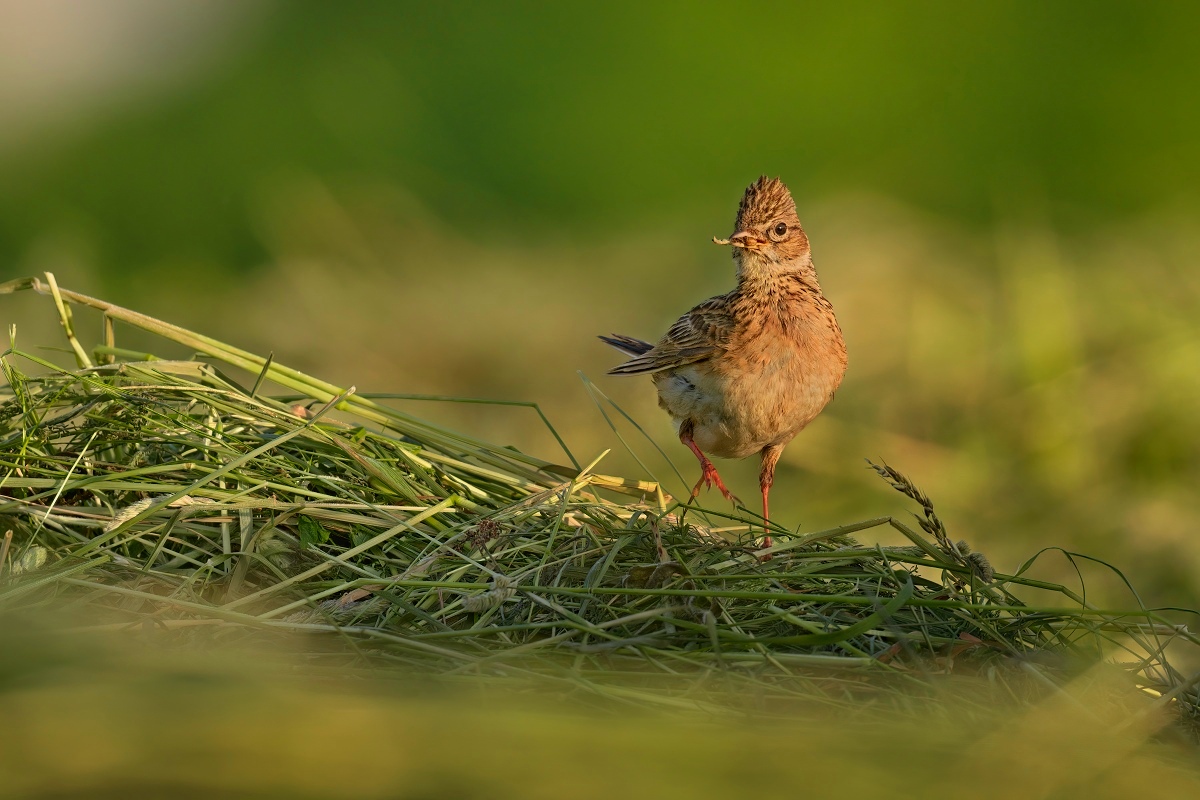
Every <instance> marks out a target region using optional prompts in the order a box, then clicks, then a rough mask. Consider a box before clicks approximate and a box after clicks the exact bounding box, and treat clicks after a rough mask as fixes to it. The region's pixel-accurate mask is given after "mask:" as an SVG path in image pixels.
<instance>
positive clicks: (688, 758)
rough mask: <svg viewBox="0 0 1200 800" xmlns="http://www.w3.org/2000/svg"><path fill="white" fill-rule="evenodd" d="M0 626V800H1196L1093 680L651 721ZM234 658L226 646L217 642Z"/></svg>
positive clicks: (154, 644) (521, 697)
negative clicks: (995, 693)
mask: <svg viewBox="0 0 1200 800" xmlns="http://www.w3.org/2000/svg"><path fill="white" fill-rule="evenodd" d="M62 622H63V621H62V620H57V621H55V622H54V623H51V622H50V621H48V620H47V619H45V618H40V617H32V618H24V619H18V620H14V619H13V618H11V617H10V618H7V619H6V620H5V621H4V622H3V623H0V638H2V639H3V640H4V641H5V647H4V648H0V705H2V706H3V708H4V714H5V724H4V725H3V726H0V797H80V796H87V797H96V798H107V797H112V798H117V797H131V796H137V797H172V798H190V797H197V798H198V797H213V796H237V797H254V798H257V797H264V798H268V797H290V798H318V797H361V798H374V797H381V798H382V797H404V798H432V797H459V798H476V797H477V798H508V797H513V798H516V797H522V798H561V797H578V798H609V797H613V796H616V795H621V796H630V797H732V796H739V797H744V796H762V797H794V796H796V795H797V794H802V795H804V796H810V797H835V796H836V797H859V796H871V795H875V794H879V793H886V794H888V795H890V796H897V797H908V796H918V795H920V796H939V795H949V794H952V793H953V794H961V793H969V794H970V795H971V796H972V797H981V798H1010V797H1047V798H1066V797H1088V798H1110V797H1111V798H1125V797H1136V796H1143V795H1146V794H1153V795H1154V796H1157V797H1189V796H1196V794H1197V792H1200V771H1198V770H1197V769H1196V759H1195V751H1194V749H1192V746H1191V745H1186V744H1183V743H1181V742H1180V741H1179V740H1178V738H1177V736H1176V734H1174V733H1172V729H1171V728H1169V727H1167V728H1163V727H1162V725H1163V723H1164V720H1162V719H1157V718H1153V717H1151V718H1143V719H1141V720H1138V721H1136V722H1134V723H1133V724H1129V717H1128V716H1127V715H1126V711H1127V709H1125V708H1123V707H1122V706H1121V704H1119V703H1114V702H1113V698H1114V696H1119V692H1120V691H1121V690H1120V689H1119V687H1118V686H1117V685H1116V684H1115V683H1113V682H1112V681H1111V680H1110V678H1111V677H1112V676H1111V675H1107V674H1106V673H1105V672H1104V670H1097V671H1093V672H1090V673H1087V674H1085V675H1083V676H1081V677H1079V678H1078V679H1076V680H1075V681H1074V682H1073V683H1072V684H1070V685H1069V686H1068V687H1067V688H1066V690H1065V691H1064V692H1061V693H1056V694H1054V695H1052V696H1050V697H1048V698H1047V699H1046V700H1045V701H1043V702H1042V703H1040V704H1038V705H1036V706H1034V707H1031V708H1024V709H1017V708H1014V707H1011V706H1006V705H1004V704H998V705H997V706H996V708H995V709H994V711H993V713H991V714H989V715H986V716H984V717H978V716H970V717H965V718H964V717H956V715H955V705H954V702H953V699H952V694H953V691H954V690H953V688H952V687H946V689H945V692H946V697H944V698H943V700H945V702H943V703H937V704H932V705H931V706H930V709H929V713H927V714H925V713H919V712H918V713H914V714H910V715H905V716H900V715H890V716H889V715H886V714H879V713H877V712H873V711H870V710H863V711H862V712H858V713H845V712H839V713H836V714H835V713H831V712H829V711H827V710H822V709H820V708H815V707H814V708H804V709H797V710H795V711H794V712H793V713H791V714H789V715H786V716H784V717H779V716H774V717H760V716H758V715H756V714H754V713H745V714H742V715H737V716H734V717H729V716H721V717H707V716H705V715H702V714H699V713H695V712H693V713H680V712H678V711H676V712H672V713H671V714H670V715H667V714H665V713H663V712H661V711H656V710H654V709H651V708H645V707H638V706H637V705H636V704H622V703H609V704H606V705H599V706H597V705H596V704H595V703H594V702H593V703H591V704H584V703H581V702H579V701H577V700H570V699H567V700H565V701H564V698H563V696H562V694H561V692H560V691H559V689H558V687H555V686H552V685H545V686H543V685H539V684H537V683H529V684H526V685H524V686H518V687H514V686H512V685H504V684H499V683H497V684H495V685H493V684H489V683H488V682H487V681H486V680H481V679H473V680H472V682H470V683H462V682H459V683H449V684H448V683H446V682H444V681H443V682H440V683H435V682H431V681H430V680H429V679H428V678H427V677H426V678H422V677H418V676H413V675H410V674H406V673H392V674H391V675H390V677H386V678H385V677H384V676H383V675H382V674H381V673H378V672H373V673H370V674H366V673H362V672H360V671H357V670H355V669H354V668H353V667H352V666H348V665H346V664H345V663H342V664H340V665H339V664H338V663H337V662H336V661H332V660H328V659H326V660H325V661H322V660H321V658H319V657H318V656H316V655H314V654H313V653H312V652H311V651H312V649H313V643H312V642H311V641H306V640H304V639H284V640H276V641H274V643H273V644H264V643H261V642H260V644H259V646H258V647H257V648H254V649H246V645H245V644H244V641H242V640H240V638H238V637H235V638H234V639H233V640H231V641H232V642H233V643H231V641H226V640H225V637H223V636H222V635H221V634H220V633H219V632H218V633H212V632H211V631H209V632H201V633H199V634H197V633H195V632H193V633H187V632H184V633H183V634H180V633H178V632H175V633H172V632H167V631H162V630H158V629H156V628H155V627H154V626H153V625H148V626H146V627H135V628H133V629H130V630H127V631H125V632H122V633H107V634H97V633H84V632H81V631H79V630H69V629H61V630H56V629H55V627H54V625H55V624H58V625H61V624H62ZM238 641H242V644H236V642H238Z"/></svg>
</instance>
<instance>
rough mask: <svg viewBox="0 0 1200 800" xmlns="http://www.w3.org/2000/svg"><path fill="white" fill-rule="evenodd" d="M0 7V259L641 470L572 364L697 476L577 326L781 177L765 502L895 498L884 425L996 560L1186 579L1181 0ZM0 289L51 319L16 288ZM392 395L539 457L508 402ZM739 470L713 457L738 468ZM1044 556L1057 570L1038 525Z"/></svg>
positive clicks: (1197, 505) (816, 514) (1194, 583)
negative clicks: (784, 307)
mask: <svg viewBox="0 0 1200 800" xmlns="http://www.w3.org/2000/svg"><path fill="white" fill-rule="evenodd" d="M0 15H2V17H3V18H2V19H0V271H3V273H4V274H3V275H2V276H0V277H4V278H7V277H15V276H19V275H26V274H35V273H38V272H41V271H44V270H52V271H54V272H55V273H56V274H57V275H58V278H59V281H60V283H61V284H63V285H64V286H68V287H70V288H73V289H76V290H80V291H85V292H88V293H91V294H97V295H101V296H103V297H104V298H106V299H109V300H112V301H115V302H118V303H121V304H124V305H129V306H133V307H135V308H137V309H138V310H141V311H145V312H147V313H150V314H153V315H155V316H158V317H160V318H164V319H167V320H170V321H173V322H176V323H179V324H181V325H185V326H187V327H191V328H194V329H196V330H199V331H202V332H204V333H206V334H209V335H212V336H215V337H217V338H220V339H223V340H225V341H229V342H231V343H234V344H237V345H239V346H242V347H245V348H247V349H251V350H254V351H257V352H263V353H266V352H274V354H275V357H276V359H277V360H278V361H280V362H282V363H285V364H289V365H291V366H294V367H298V368H301V369H304V370H306V371H309V372H313V373H315V374H318V375H320V376H322V377H324V378H326V379H329V380H332V381H335V382H338V383H340V384H345V385H349V384H355V385H356V386H357V387H358V388H359V390H360V391H374V392H411V393H432V394H455V395H469V396H474V397H486V398H494V399H499V400H528V401H535V402H538V403H540V404H541V405H542V407H543V408H544V409H545V410H546V412H547V413H548V414H549V416H550V418H551V420H553V421H554V422H555V424H556V425H558V426H559V428H560V429H561V431H562V432H563V434H564V435H565V437H566V438H567V440H568V442H569V443H570V445H571V446H572V448H573V449H574V450H575V451H576V453H577V456H578V457H579V459H580V460H581V461H584V462H586V461H590V460H591V459H592V458H593V457H594V456H595V455H596V454H598V453H599V452H600V451H601V450H602V449H604V448H608V447H613V448H615V449H614V452H613V454H612V455H610V456H609V457H608V459H607V460H606V461H605V462H603V464H602V466H601V471H607V472H613V473H623V474H628V475H640V474H641V472H642V471H641V468H640V467H639V466H638V465H637V463H636V462H635V461H634V460H633V459H632V458H631V457H629V456H628V455H627V454H626V453H625V452H624V450H623V448H622V447H621V445H620V442H619V441H618V440H617V438H616V437H615V436H614V435H613V433H612V432H611V431H610V430H609V428H608V427H607V425H606V423H605V422H604V420H603V418H602V417H601V415H600V414H599V413H598V411H597V410H596V408H595V406H594V405H593V403H592V401H591V400H590V399H589V397H588V395H587V393H586V392H585V391H584V389H583V386H582V384H581V382H580V381H579V379H578V378H577V377H576V375H575V372H576V371H577V370H582V371H583V372H584V373H585V374H586V375H588V376H589V377H591V378H592V379H593V380H595V381H597V383H598V384H599V385H600V387H601V388H602V389H603V390H604V391H605V392H607V393H609V395H610V396H611V397H612V398H613V399H614V400H616V401H617V402H618V403H619V404H620V405H621V406H622V407H623V408H625V409H627V410H628V411H629V412H630V413H631V414H632V415H633V416H634V417H635V418H636V419H637V420H638V421H639V422H640V423H641V424H642V426H643V427H644V428H645V429H646V430H647V431H648V432H649V433H650V434H651V435H652V436H653V437H654V438H655V439H656V440H657V441H658V442H660V443H661V444H662V446H663V447H664V449H665V450H666V452H667V453H669V454H670V456H671V457H672V458H673V459H674V460H675V462H676V463H677V464H678V465H679V467H680V469H681V470H682V471H683V474H684V476H685V477H686V478H687V479H689V480H691V479H694V475H693V473H694V471H695V468H694V463H693V462H692V461H691V460H690V455H688V454H687V452H686V451H685V450H684V449H683V448H682V447H681V446H680V445H678V443H677V442H675V441H674V440H673V437H672V434H671V431H670V427H669V423H668V421H667V419H666V417H665V416H664V415H662V414H661V412H659V411H658V410H657V409H656V408H655V403H654V397H653V391H652V389H651V387H650V385H649V382H648V381H645V380H629V379H625V380H618V379H611V378H606V377H603V372H604V370H605V369H607V368H608V367H610V366H611V365H613V364H615V363H617V361H619V359H620V356H619V355H618V354H616V353H615V352H612V351H609V350H608V349H607V348H605V347H604V346H603V345H602V344H600V343H599V342H598V341H596V340H595V338H594V335H595V334H597V333H607V332H610V331H618V332H621V333H627V334H631V335H635V336H639V337H643V338H648V339H653V338H655V337H656V336H658V335H659V334H661V332H662V331H664V330H665V329H666V327H667V326H668V325H669V324H670V323H671V322H672V321H673V320H674V319H675V318H676V317H677V316H678V315H679V314H680V313H682V312H683V311H685V310H686V309H688V308H690V307H691V305H693V304H694V303H696V302H699V301H700V300H703V299H705V298H707V297H709V296H711V295H713V294H716V293H719V292H723V291H726V290H727V289H728V288H729V287H730V286H731V284H732V267H731V265H730V263H729V261H728V258H729V255H728V253H726V252H724V251H721V250H718V249H717V248H715V247H713V246H712V245H711V244H709V243H708V238H709V237H711V236H713V235H727V234H728V233H729V232H730V230H731V225H732V221H733V216H734V212H735V210H736V203H737V200H738V198H739V197H740V194H741V191H742V189H743V188H744V187H745V185H746V184H747V183H749V182H750V181H751V180H753V179H754V178H755V177H757V176H758V175H759V174H760V173H768V174H771V175H779V176H781V177H783V179H784V180H785V181H786V182H787V183H788V184H789V185H790V187H791V188H792V190H793V193H794V194H795V196H796V199H797V203H798V206H799V210H800V215H801V218H802V219H803V220H804V222H805V226H806V229H807V230H808V233H809V235H810V237H811V239H812V241H813V244H814V251H815V257H816V262H817V266H818V269H819V270H820V272H821V276H822V282H823V285H824V287H825V290H826V293H827V294H828V295H829V297H830V298H831V299H832V301H833V303H834V305H835V307H836V308H837V310H838V314H839V317H840V319H841V320H842V325H843V328H844V329H845V332H846V336H847V339H848V344H849V349H850V370H849V373H848V375H847V378H846V382H845V384H844V385H843V388H842V389H841V391H840V392H839V394H838V397H837V399H836V401H835V402H834V403H833V404H832V406H831V407H830V408H829V409H828V410H827V411H826V413H825V414H824V415H823V416H822V417H821V418H820V419H819V420H818V421H817V422H815V423H814V424H813V425H812V426H811V428H810V429H808V430H807V431H805V432H804V433H803V434H802V435H801V436H800V438H798V439H797V441H796V442H795V443H794V444H793V445H791V446H790V447H789V448H788V450H787V452H786V453H785V456H784V460H783V462H782V463H781V466H780V472H779V476H778V479H777V482H776V489H775V493H774V494H773V505H772V509H773V511H774V510H776V509H778V511H777V514H778V518H779V520H780V521H781V522H782V523H783V524H786V525H789V526H801V527H802V528H803V529H805V530H813V529H816V528H819V527H827V526H830V525H836V524H841V523H845V522H850V521H854V520H857V519H861V518H865V517H869V516H874V515H879V514H886V513H896V514H899V513H902V510H903V506H902V505H901V503H900V502H899V501H898V498H897V497H896V496H894V495H893V494H892V493H891V492H889V490H887V489H886V488H885V487H884V486H883V485H882V484H880V483H879V482H878V481H877V480H876V479H874V478H873V477H872V476H871V475H870V474H869V473H868V472H867V471H866V470H865V469H864V465H863V462H862V458H863V457H864V456H869V457H872V458H876V459H879V458H882V459H885V460H887V461H888V462H889V463H891V464H892V465H894V466H896V467H897V468H899V469H900V470H901V471H903V472H905V473H906V474H908V475H909V476H910V477H911V478H912V479H913V480H914V481H915V482H916V483H917V484H918V485H919V486H921V487H922V488H923V489H924V490H925V491H926V492H927V493H928V494H929V495H930V496H931V497H932V498H933V499H934V501H935V502H936V503H937V505H938V508H939V510H940V511H941V513H942V515H943V517H944V518H945V520H946V523H947V525H948V526H949V528H950V530H951V533H952V535H955V536H956V538H966V539H968V540H969V541H970V543H971V544H972V546H973V547H974V548H976V549H978V550H981V551H983V552H984V553H986V554H988V555H989V556H991V558H992V560H993V561H994V562H995V564H996V566H997V568H999V569H1001V570H1002V571H1012V570H1014V569H1016V568H1017V567H1018V565H1019V564H1020V563H1021V562H1022V561H1023V560H1024V559H1025V558H1026V557H1028V556H1030V555H1032V554H1033V553H1034V552H1036V551H1038V550H1039V549H1041V548H1043V547H1063V548H1067V549H1075V550H1080V551H1083V552H1086V553H1089V554H1091V555H1094V556H1097V557H1100V558H1104V559H1106V560H1108V561H1111V562H1112V563H1115V564H1117V565H1119V566H1121V567H1122V568H1123V569H1124V570H1125V571H1126V572H1127V573H1128V574H1129V576H1130V578H1131V579H1132V580H1133V581H1134V583H1135V585H1136V586H1138V587H1139V588H1140V589H1142V590H1143V594H1144V596H1145V597H1146V598H1147V600H1148V601H1150V602H1155V603H1169V604H1173V605H1185V606H1187V605H1190V606H1200V578H1197V575H1200V537H1197V535H1196V534H1197V532H1198V530H1200V497H1198V495H1197V491H1196V487H1197V484H1198V479H1200V415H1198V414H1197V410H1196V409H1197V401H1196V398H1197V394H1198V390H1200V368H1198V367H1200V272H1198V271H1197V269H1196V263H1195V262H1196V257H1197V253H1198V252H1200V248H1198V245H1200V223H1198V221H1197V220H1198V217H1197V211H1198V210H1200V189H1198V187H1200V104H1197V103H1196V102H1195V100H1194V93H1195V86H1196V85H1197V79H1198V78H1200V49H1197V48H1196V47H1195V46H1194V42H1193V41H1192V39H1194V31H1195V30H1196V28H1197V24H1198V23H1200V6H1196V5H1194V4H1183V3H1178V4H1173V3H1161V4H1132V3H1117V2H1095V1H1093V2H1058V3H1053V4H1033V3H1016V2H996V3H987V4H984V3H971V4H963V3H951V2H933V3H930V2H926V3H904V4H877V3H856V2H848V3H739V4H732V3H726V4H719V3H682V2H677V3H669V2H664V3H645V2H642V3H607V4H588V5H584V4H553V3H505V4H431V3H416V2H388V3H356V4H352V5H347V4H331V3H319V2H289V3H266V2H246V1H245V0H239V1H237V2H234V0H222V1H221V2H199V1H198V0H191V1H190V2H174V3H152V2H144V1H141V0H107V2H101V3H94V4H88V5H81V6H76V5H73V4H67V3H33V2H27V3H19V2H18V3H8V4H5V5H3V6H2V7H0ZM0 322H2V323H4V324H5V325H6V326H7V325H8V324H9V323H12V322H16V323H17V325H18V341H19V343H22V344H23V345H24V346H25V347H34V346H35V345H48V344H52V345H54V346H59V345H60V344H61V337H60V334H59V333H58V332H57V331H56V330H55V328H56V324H55V320H54V316H53V314H52V312H51V310H50V308H49V307H48V305H47V304H46V303H45V302H44V301H42V300H40V299H38V298H24V297H22V298H8V299H6V300H5V302H4V305H3V307H2V309H0ZM86 325H91V322H88V323H86ZM92 330H98V327H97V328H89V327H85V328H84V331H85V332H88V331H92ZM135 343H136V339H135V338H133V337H128V336H125V335H124V334H123V333H121V332H119V333H118V344H125V345H127V346H133V345H134V344H135ZM412 410H413V411H416V412H418V413H422V414H426V415H428V416H430V417H432V418H434V419H437V420H439V421H448V422H452V423H453V424H455V425H456V426H458V427H460V428H464V429H467V430H469V431H470V432H473V433H477V434H479V435H481V436H484V437H486V438H489V439H492V440H495V441H499V442H502V443H511V444H513V445H514V446H517V447H519V448H522V449H525V450H529V451H533V452H536V453H538V454H539V455H543V456H546V457H558V456H556V455H555V453H556V450H555V448H554V443H553V440H552V439H551V438H550V436H549V435H548V434H547V433H546V432H545V431H544V429H541V428H540V427H539V426H538V424H537V421H536V417H535V416H534V415H533V414H531V413H528V412H527V411H526V410H523V409H504V408H496V409H492V408H488V407H479V406H445V405H439V404H414V405H413V406H412ZM623 433H625V434H627V435H628V434H630V433H632V431H631V430H629V429H623ZM630 442H631V443H633V445H634V447H635V448H636V449H637V450H638V452H639V454H640V455H641V456H642V457H643V458H644V459H646V463H647V465H648V466H649V467H650V469H651V470H652V471H653V472H654V473H655V474H656V475H658V476H659V477H661V478H663V479H664V480H666V481H667V489H668V491H671V492H679V491H680V490H681V489H682V483H681V482H680V481H678V480H677V479H675V478H674V477H672V474H671V471H670V470H669V468H667V467H666V465H665V462H663V461H662V460H661V459H660V458H659V457H657V456H656V455H655V454H654V452H653V450H652V448H651V447H650V446H649V445H648V444H647V443H645V442H644V441H643V440H640V439H638V438H637V437H636V436H632V437H630ZM756 471H757V467H756V465H755V464H753V463H750V462H745V463H739V464H735V465H728V466H726V467H724V469H723V472H724V473H726V479H727V481H728V482H730V485H731V488H733V490H734V491H735V492H737V493H739V494H741V495H742V496H743V497H747V498H749V497H753V496H754V494H755V491H754V486H755V484H754V477H755V475H756ZM707 501H708V502H709V503H710V504H712V506H713V507H714V508H717V507H721V508H723V505H722V504H721V501H720V500H719V498H716V497H710V498H708V499H707ZM1035 569H1036V570H1037V571H1038V573H1039V574H1040V575H1042V576H1044V577H1047V578H1051V579H1070V580H1075V578H1074V574H1075V573H1074V570H1073V567H1072V565H1071V564H1070V563H1069V562H1068V561H1067V560H1066V559H1064V558H1062V557H1061V555H1056V554H1053V553H1051V554H1048V555H1047V556H1045V557H1044V558H1043V559H1042V560H1041V561H1039V563H1038V564H1037V566H1036V567H1035ZM1085 569H1086V570H1088V575H1089V586H1090V587H1091V588H1092V590H1093V591H1095V592H1099V593H1101V594H1105V593H1107V594H1108V596H1109V597H1110V598H1113V599H1114V601H1115V602H1117V601H1119V602H1122V604H1126V603H1128V602H1130V598H1129V596H1128V595H1127V594H1123V590H1122V589H1121V587H1120V585H1119V582H1118V581H1116V580H1115V579H1111V578H1107V577H1105V576H1104V574H1103V570H1102V569H1100V568H1097V567H1094V566H1088V567H1085Z"/></svg>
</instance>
